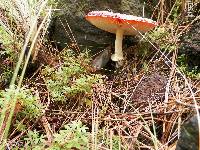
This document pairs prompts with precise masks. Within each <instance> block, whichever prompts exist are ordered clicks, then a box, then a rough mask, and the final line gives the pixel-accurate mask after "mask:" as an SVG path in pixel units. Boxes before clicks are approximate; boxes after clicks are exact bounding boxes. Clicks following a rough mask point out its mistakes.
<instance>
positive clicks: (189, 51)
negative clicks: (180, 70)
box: [179, 2, 200, 71]
mask: <svg viewBox="0 0 200 150" xmlns="http://www.w3.org/2000/svg"><path fill="white" fill-rule="evenodd" d="M195 6H196V7H195V9H194V12H193V15H194V16H195V17H197V16H199V15H200V2H199V3H197V4H196V5H195ZM193 20H194V18H193V19H192V20H191V21H193ZM188 29H189V30H188V31H187V32H185V33H184V34H182V36H181V37H180V48H179V54H184V56H185V62H186V64H187V65H188V67H189V68H188V69H190V70H193V69H195V70H196V69H197V71H200V61H199V59H200V36H199V35H200V19H198V20H197V21H195V22H193V23H192V24H191V25H190V26H189V28H188Z"/></svg>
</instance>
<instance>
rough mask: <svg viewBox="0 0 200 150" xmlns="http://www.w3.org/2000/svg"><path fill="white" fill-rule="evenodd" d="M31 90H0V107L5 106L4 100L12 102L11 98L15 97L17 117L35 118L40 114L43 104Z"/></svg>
mask: <svg viewBox="0 0 200 150" xmlns="http://www.w3.org/2000/svg"><path fill="white" fill-rule="evenodd" d="M32 92H33V90H31V89H26V88H21V89H19V91H17V89H16V88H10V89H6V90H3V91H1V92H0V107H1V108H3V107H5V101H6V100H8V101H9V102H10V103H12V100H13V98H16V99H17V103H18V109H20V110H19V111H18V112H17V113H18V114H17V115H18V117H22V118H24V117H26V118H30V119H33V118H37V117H39V116H40V115H41V114H42V108H43V106H42V105H41V104H40V102H39V101H38V97H37V96H35V95H33V94H32Z"/></svg>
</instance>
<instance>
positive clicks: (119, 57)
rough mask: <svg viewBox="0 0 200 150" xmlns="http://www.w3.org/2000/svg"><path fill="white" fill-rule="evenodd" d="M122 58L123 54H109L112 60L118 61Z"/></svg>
mask: <svg viewBox="0 0 200 150" xmlns="http://www.w3.org/2000/svg"><path fill="white" fill-rule="evenodd" d="M123 59H124V57H123V55H122V56H119V55H117V54H112V56H111V60H112V61H120V60H123Z"/></svg>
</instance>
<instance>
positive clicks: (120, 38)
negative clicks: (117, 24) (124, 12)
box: [111, 28, 124, 61]
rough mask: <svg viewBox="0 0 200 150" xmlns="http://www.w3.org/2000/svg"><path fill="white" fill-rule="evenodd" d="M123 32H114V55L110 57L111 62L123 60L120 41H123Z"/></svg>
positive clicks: (120, 30)
mask: <svg viewBox="0 0 200 150" xmlns="http://www.w3.org/2000/svg"><path fill="white" fill-rule="evenodd" d="M123 34H124V30H122V29H121V28H118V29H117V31H116V39H115V53H114V54H113V55H112V56H111V59H112V61H119V60H123V59H124V57H123V52H122V41H123Z"/></svg>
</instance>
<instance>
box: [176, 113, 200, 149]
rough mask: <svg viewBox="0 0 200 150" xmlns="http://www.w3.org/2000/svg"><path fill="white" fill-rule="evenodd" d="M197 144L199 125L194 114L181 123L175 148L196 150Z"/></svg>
mask: <svg viewBox="0 0 200 150" xmlns="http://www.w3.org/2000/svg"><path fill="white" fill-rule="evenodd" d="M199 119H200V118H199ZM198 145H199V127H198V120H197V116H196V115H195V116H193V117H192V118H191V119H189V120H188V121H187V122H185V123H184V124H183V125H182V127H181V134H180V138H179V140H178V143H177V146H176V150H198V149H199V147H198Z"/></svg>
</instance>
